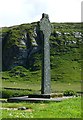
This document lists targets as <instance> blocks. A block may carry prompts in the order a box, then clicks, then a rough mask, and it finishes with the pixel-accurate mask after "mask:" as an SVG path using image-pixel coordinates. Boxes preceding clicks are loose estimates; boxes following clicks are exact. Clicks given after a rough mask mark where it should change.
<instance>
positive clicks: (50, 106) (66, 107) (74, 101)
mask: <svg viewBox="0 0 83 120" xmlns="http://www.w3.org/2000/svg"><path fill="white" fill-rule="evenodd" d="M2 106H3V108H18V107H22V106H25V107H26V108H28V109H27V110H2V118H81V98H80V97H77V98H70V99H67V100H64V101H62V102H48V103H43V102H41V103H26V102H21V103H3V104H2Z"/></svg>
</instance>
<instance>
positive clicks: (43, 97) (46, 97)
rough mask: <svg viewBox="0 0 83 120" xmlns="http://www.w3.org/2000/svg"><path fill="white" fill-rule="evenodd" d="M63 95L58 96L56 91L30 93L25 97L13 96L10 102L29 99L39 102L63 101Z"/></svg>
mask: <svg viewBox="0 0 83 120" xmlns="http://www.w3.org/2000/svg"><path fill="white" fill-rule="evenodd" d="M61 100H62V96H59V97H58V96H57V94H56V93H53V94H30V95H28V96H23V97H12V98H9V99H8V100H7V101H8V102H21V101H29V102H38V101H61Z"/></svg>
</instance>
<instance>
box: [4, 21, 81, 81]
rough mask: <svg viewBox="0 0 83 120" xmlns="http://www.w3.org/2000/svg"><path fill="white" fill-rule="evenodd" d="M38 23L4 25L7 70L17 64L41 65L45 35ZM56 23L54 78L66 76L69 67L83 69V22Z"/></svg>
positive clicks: (30, 67)
mask: <svg viewBox="0 0 83 120" xmlns="http://www.w3.org/2000/svg"><path fill="white" fill-rule="evenodd" d="M36 26H37V23H32V24H22V25H18V26H12V27H8V28H7V27H5V28H3V29H2V45H3V46H2V47H3V70H11V69H13V68H14V67H15V66H23V67H25V68H26V69H28V70H30V71H36V70H40V69H41V59H42V54H41V53H42V52H41V47H42V36H41V34H40V33H39V32H38V31H36V29H35V27H36ZM52 26H53V30H52V34H51V36H50V59H51V70H52V74H53V76H52V79H55V80H57V79H64V78H63V76H64V77H65V75H66V74H65V73H66V71H67V70H68V71H73V70H76V72H79V71H80V69H81V68H80V62H81V57H80V56H81V49H80V46H81V43H82V36H83V34H82V31H81V23H52ZM69 64H70V65H69ZM70 68H71V70H69V69H70ZM62 71H63V73H62ZM68 71H67V74H68V75H69V72H68ZM76 72H75V74H76Z"/></svg>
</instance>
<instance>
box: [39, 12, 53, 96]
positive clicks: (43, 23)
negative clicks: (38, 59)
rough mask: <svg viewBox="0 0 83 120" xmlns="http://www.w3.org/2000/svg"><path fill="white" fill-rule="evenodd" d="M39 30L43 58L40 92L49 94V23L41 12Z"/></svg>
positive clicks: (46, 16)
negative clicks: (41, 35) (41, 37)
mask: <svg viewBox="0 0 83 120" xmlns="http://www.w3.org/2000/svg"><path fill="white" fill-rule="evenodd" d="M40 30H41V32H42V34H43V43H42V44H43V47H42V52H43V58H42V85H41V93H42V94H50V89H51V87H50V86H51V85H50V84H51V83H50V81H51V76H50V45H49V37H50V34H51V23H50V21H49V17H48V15H47V14H44V13H43V14H42V19H41V20H40Z"/></svg>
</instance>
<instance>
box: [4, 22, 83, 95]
mask: <svg viewBox="0 0 83 120" xmlns="http://www.w3.org/2000/svg"><path fill="white" fill-rule="evenodd" d="M34 25H35V24H31V25H30V24H26V25H25V24H24V25H20V26H14V27H10V28H9V29H10V34H9V35H10V36H9V39H8V38H7V40H8V41H7V43H6V45H5V49H6V47H10V46H11V45H12V44H16V45H18V46H19V43H18V42H17V40H18V38H19V37H21V36H19V34H20V35H21V34H22V33H21V32H22V31H23V30H25V29H26V30H27V31H29V32H30V31H31V30H32V28H33V27H34ZM52 25H54V30H53V32H52V36H51V37H50V43H51V81H52V82H51V84H52V92H55V91H64V90H66V89H72V90H75V91H80V89H81V87H80V81H81V58H80V56H81V53H80V52H81V50H80V46H79V45H76V46H75V45H73V44H71V45H70V46H65V45H64V44H63V43H64V42H63V41H64V40H65V41H66V40H68V41H73V40H78V41H79V39H76V38H75V37H74V36H73V32H81V29H80V27H81V26H80V24H77V23H62V24H60V23H52ZM21 30H22V31H21ZM7 31H8V28H4V29H3V36H4V35H5V33H6V32H7ZM56 31H59V32H61V33H62V34H64V33H65V32H69V33H70V34H71V35H69V36H64V35H62V36H60V37H57V36H56V37H54V35H55V32H56ZM13 40H14V41H13ZM57 41H59V42H61V44H60V45H59V44H58V43H57ZM64 50H66V52H65V51H64ZM38 56H41V55H39V54H35V55H33V56H32V57H34V58H35V62H34V64H32V65H31V68H33V67H34V66H37V65H38V66H39V68H38V70H37V71H36V70H35V71H30V69H29V70H27V69H26V68H24V67H22V66H18V67H15V68H13V69H12V70H10V71H4V72H3V78H2V82H3V85H2V86H3V87H16V88H17V87H19V88H26V89H31V92H32V93H33V92H34V91H36V92H39V90H40V85H41V57H38Z"/></svg>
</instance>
